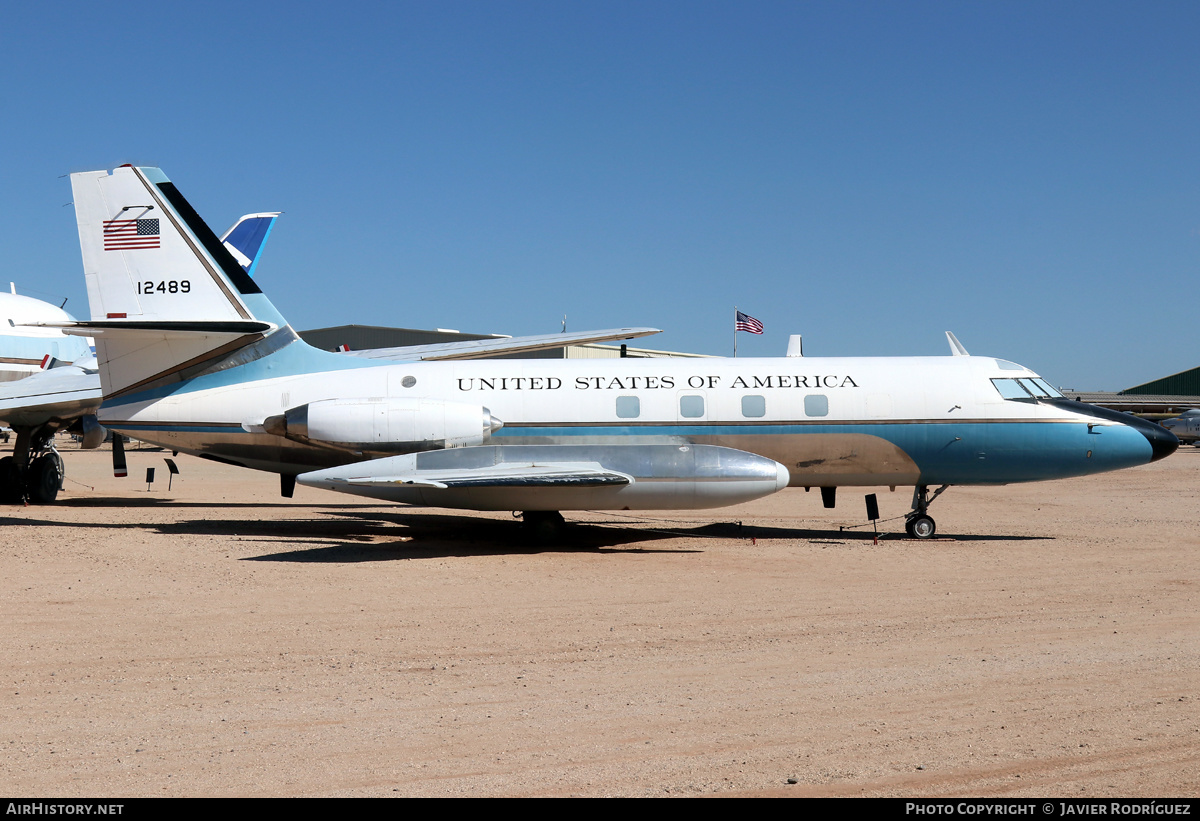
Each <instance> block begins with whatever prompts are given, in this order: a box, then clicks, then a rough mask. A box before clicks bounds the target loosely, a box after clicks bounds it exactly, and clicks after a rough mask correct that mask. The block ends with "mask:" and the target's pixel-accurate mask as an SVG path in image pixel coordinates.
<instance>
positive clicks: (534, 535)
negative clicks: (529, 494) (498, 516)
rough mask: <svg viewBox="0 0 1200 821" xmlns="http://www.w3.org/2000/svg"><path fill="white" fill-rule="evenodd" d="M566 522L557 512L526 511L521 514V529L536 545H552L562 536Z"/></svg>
mask: <svg viewBox="0 0 1200 821" xmlns="http://www.w3.org/2000/svg"><path fill="white" fill-rule="evenodd" d="M564 522H565V520H564V519H563V515H562V514H561V513H559V512H558V511H557V510H526V511H524V512H523V513H522V514H521V527H522V528H524V530H525V534H526V537H527V538H528V539H529V540H530V541H531V542H532V543H533V544H536V545H546V544H550V543H551V542H553V541H555V540H556V539H558V538H559V537H560V536H562V530H563V524H564Z"/></svg>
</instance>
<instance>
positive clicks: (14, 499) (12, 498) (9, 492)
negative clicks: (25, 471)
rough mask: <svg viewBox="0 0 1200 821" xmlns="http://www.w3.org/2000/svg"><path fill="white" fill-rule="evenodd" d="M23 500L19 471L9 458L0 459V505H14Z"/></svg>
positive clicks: (15, 462)
mask: <svg viewBox="0 0 1200 821" xmlns="http://www.w3.org/2000/svg"><path fill="white" fill-rule="evenodd" d="M24 498H25V488H24V487H22V485H21V469H20V468H18V467H17V460H16V459H14V458H12V457H11V456H5V457H4V458H3V459H0V504H5V505H15V504H17V503H18V502H20V501H22V500H23V499H24Z"/></svg>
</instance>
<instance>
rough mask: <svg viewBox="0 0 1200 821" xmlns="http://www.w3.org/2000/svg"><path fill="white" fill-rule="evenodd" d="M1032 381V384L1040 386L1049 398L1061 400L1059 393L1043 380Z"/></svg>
mask: <svg viewBox="0 0 1200 821" xmlns="http://www.w3.org/2000/svg"><path fill="white" fill-rule="evenodd" d="M1032 381H1033V382H1034V383H1036V384H1037V385H1038V386H1040V387H1041V389H1042V390H1044V391H1045V392H1046V393H1048V394H1050V395H1051V396H1053V397H1055V398H1057V399H1062V398H1063V395H1062V394H1061V393H1059V392H1058V391H1057V390H1055V389H1054V387H1053V386H1052V385H1051V384H1050V383H1049V382H1047V381H1046V380H1045V379H1034V380H1032Z"/></svg>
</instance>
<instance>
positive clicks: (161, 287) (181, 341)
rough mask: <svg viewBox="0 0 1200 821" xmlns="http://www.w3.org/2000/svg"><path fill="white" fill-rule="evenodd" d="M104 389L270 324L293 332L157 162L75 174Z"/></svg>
mask: <svg viewBox="0 0 1200 821" xmlns="http://www.w3.org/2000/svg"><path fill="white" fill-rule="evenodd" d="M71 189H72V193H73V194H74V200H75V214H76V218H77V221H78V226H79V246H80V250H81V251H82V254H83V266H84V274H85V275H86V277H87V289H88V303H89V305H90V308H91V316H92V321H91V322H87V323H79V327H78V328H77V329H75V331H74V332H75V333H84V332H86V333H93V334H94V335H95V338H96V357H97V360H98V363H99V366H100V377H101V383H102V385H103V388H104V395H105V397H112V396H116V395H120V394H123V393H128V392H130V391H134V390H138V389H141V388H146V387H150V386H152V385H154V384H161V383H163V382H168V381H181V380H182V379H184V378H187V376H188V375H189V374H191V375H194V374H196V373H198V372H199V371H201V370H203V368H204V367H205V366H206V365H207V364H211V363H213V362H214V361H215V360H220V359H222V358H226V357H228V356H230V355H231V354H232V353H233V352H235V351H238V350H240V349H242V348H244V347H246V346H248V345H251V344H253V343H256V342H258V341H260V340H262V339H263V338H264V337H267V336H269V335H271V334H273V333H282V332H284V331H286V335H287V336H288V337H289V338H295V335H294V333H293V332H292V331H291V329H290V328H281V327H280V326H286V322H285V321H284V320H283V318H282V317H280V316H279V314H278V312H277V311H276V310H275V308H274V306H272V305H271V303H270V302H269V301H267V299H266V297H265V296H263V294H262V293H261V291H260V290H259V288H258V286H257V285H255V283H254V280H253V279H252V278H251V277H250V275H249V273H248V272H247V270H246V269H245V268H243V267H242V265H240V264H239V263H238V261H237V260H236V259H235V258H234V256H233V254H231V253H230V251H229V249H228V248H227V247H226V246H225V245H224V244H222V242H221V241H220V240H219V239H218V238H217V236H216V235H215V234H214V233H213V232H212V230H211V229H210V228H209V227H208V226H207V225H206V224H205V223H204V221H203V220H201V219H200V217H199V215H197V214H196V212H195V210H194V209H192V207H191V205H189V204H188V202H187V200H185V199H184V198H183V196H182V195H181V194H180V193H179V191H178V189H176V188H175V186H174V185H172V184H171V181H170V180H168V179H167V177H166V175H165V174H163V173H162V171H160V170H159V169H157V168H135V167H133V166H121V167H120V168H117V169H115V170H114V171H112V172H111V173H109V172H107V171H89V172H83V173H79V174H72V175H71Z"/></svg>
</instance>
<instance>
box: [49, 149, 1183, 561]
mask: <svg viewBox="0 0 1200 821" xmlns="http://www.w3.org/2000/svg"><path fill="white" fill-rule="evenodd" d="M71 184H72V189H73V192H74V201H75V207H76V214H77V218H78V223H79V239H80V246H81V249H82V253H83V261H84V270H85V273H86V277H87V286H88V298H89V302H90V306H91V313H92V318H91V320H90V321H88V322H79V323H74V324H72V325H70V326H69V327H68V330H69V332H71V333H78V334H94V335H95V339H96V350H97V357H98V361H99V367H100V377H101V381H102V384H103V387H104V396H105V403H104V406H103V408H102V409H101V413H100V416H101V421H102V422H103V423H104V424H105V425H107V426H109V427H111V428H114V429H116V430H119V431H121V432H123V433H127V434H129V435H131V436H134V437H136V438H139V439H143V440H146V441H149V442H155V443H158V444H161V445H163V446H165V447H169V448H173V449H178V450H182V451H185V452H188V453H193V454H196V455H199V456H202V457H206V458H210V459H215V460H218V461H222V462H228V463H231V464H236V465H242V466H245V467H251V468H256V469H259V470H266V471H272V472H275V473H278V474H280V476H281V486H282V490H283V493H284V495H285V496H287V495H291V490H292V488H293V487H294V484H295V481H296V480H297V478H298V479H299V481H301V482H302V483H304V484H308V485H313V486H317V487H325V488H330V489H334V490H339V491H343V492H347V493H353V494H357V495H361V496H368V497H373V498H379V499H387V500H391V501H397V502H403V503H408V504H425V505H436V506H442V507H459V508H471V509H479V510H501V509H511V510H520V511H524V513H525V517H526V521H527V522H533V523H538V524H542V525H545V524H548V523H553V522H555V521H561V515H560V514H559V513H558V512H559V511H562V510H576V509H662V508H703V507H717V506H720V505H726V504H733V503H736V502H741V501H745V500H748V499H753V498H757V497H760V496H764V495H767V494H770V493H774V492H776V491H777V490H780V489H782V488H783V487H785V486H787V485H789V484H790V485H793V486H803V487H813V486H816V487H820V488H821V489H822V496H823V499H824V501H825V503H826V505H827V506H832V505H833V502H834V499H835V491H836V488H837V487H839V486H845V485H851V486H854V485H858V486H868V485H893V486H894V485H913V486H914V494H913V505H912V511H911V512H910V513H909V514H908V519H907V522H908V523H907V530H908V532H909V533H910V534H911V535H913V536H917V537H921V538H927V537H929V536H932V535H933V533H934V530H935V525H934V522H933V519H932V518H931V517H930V516H929V514H928V512H927V511H928V507H929V504H930V502H931V501H932V499H933V498H936V496H937V495H938V494H939V493H941V492H942V491H943V490H944V489H945V488H946V487H948V486H950V485H953V484H1004V483H1008V482H1024V481H1034V480H1039V479H1053V478H1061V477H1069V476H1082V475H1086V474H1090V473H1097V472H1100V471H1106V470H1114V469H1117V468H1122V467H1129V466H1133V465H1140V464H1145V463H1147V462H1150V461H1153V460H1156V459H1161V458H1163V457H1164V456H1167V455H1168V454H1170V453H1172V452H1173V451H1174V450H1175V449H1176V448H1177V447H1178V440H1176V439H1175V437H1174V436H1173V435H1171V434H1170V433H1169V432H1167V431H1165V430H1163V429H1162V428H1160V427H1159V426H1157V425H1152V424H1149V423H1145V422H1142V421H1140V420H1137V419H1134V418H1132V417H1128V416H1126V415H1124V414H1119V413H1115V412H1110V411H1105V410H1102V409H1099V408H1094V407H1091V406H1086V405H1080V404H1078V403H1074V402H1069V401H1066V400H1064V399H1063V398H1062V397H1061V396H1060V395H1059V394H1058V393H1057V391H1055V390H1054V389H1053V388H1051V387H1050V386H1049V385H1047V384H1046V383H1045V382H1044V381H1043V380H1041V379H1040V378H1039V377H1038V376H1037V374H1035V373H1033V372H1032V371H1029V370H1028V369H1026V368H1024V367H1022V366H1020V365H1016V364H1014V363H1011V362H1008V361H1005V360H1002V359H994V358H990V357H980V356H968V355H965V351H964V352H963V354H964V355H958V356H949V357H888V358H820V359H818V358H810V357H803V356H792V357H786V358H774V359H736V360H735V359H726V360H722V359H705V360H671V359H653V360H628V359H620V360H584V361H580V360H568V361H552V360H519V361H515V360H508V361H501V360H487V361H481V360H459V361H453V362H422V361H410V362H404V363H401V364H385V363H383V362H380V361H375V360H369V359H367V360H364V359H361V358H354V357H347V356H344V355H339V354H331V353H325V352H322V351H318V350H315V349H313V348H311V347H309V346H308V345H306V344H304V343H303V342H302V341H301V340H300V339H299V338H298V337H297V336H296V334H295V332H294V331H293V330H292V329H291V327H290V326H289V325H288V324H287V322H286V321H285V320H284V319H283V317H282V316H280V314H279V312H278V311H277V310H276V309H275V307H274V306H273V305H272V304H271V302H270V301H269V300H268V299H267V297H266V296H265V295H264V294H263V293H262V291H261V289H260V288H259V286H258V285H257V284H256V282H255V281H254V280H252V279H250V277H248V276H246V275H245V271H244V270H242V268H241V267H240V266H238V265H237V264H236V262H235V260H234V259H233V257H232V256H231V255H230V254H229V253H228V252H227V251H226V250H225V249H224V248H223V246H222V245H221V244H220V243H219V242H218V241H217V239H216V237H215V235H213V233H212V232H211V231H210V230H209V229H208V228H207V226H206V225H205V224H204V223H203V221H201V219H200V218H199V216H198V215H197V214H196V213H195V211H193V210H192V208H191V207H190V206H189V205H188V203H187V201H186V200H184V198H183V196H182V195H181V194H180V193H179V191H178V189H176V188H175V186H174V185H173V184H172V183H171V182H170V181H169V180H168V179H167V177H166V176H165V175H164V174H163V173H162V171H160V170H159V169H157V168H134V167H129V166H123V167H121V168H118V169H116V170H114V171H113V172H111V173H110V172H107V171H96V172H87V173H81V174H73V175H72V177H71ZM114 220H136V221H138V223H139V230H142V226H141V224H140V223H141V222H142V221H143V220H145V221H148V222H150V223H152V224H148V225H146V226H145V228H144V230H146V231H149V232H153V234H154V236H155V237H156V238H157V240H158V244H157V247H154V248H149V249H147V248H111V247H106V245H105V242H106V240H105V230H106V226H108V225H110V224H111V223H112V222H113V221H114ZM935 485H940V486H941V487H940V488H938V490H936V491H935V492H934V493H933V497H931V496H930V494H929V488H930V486H935Z"/></svg>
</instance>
